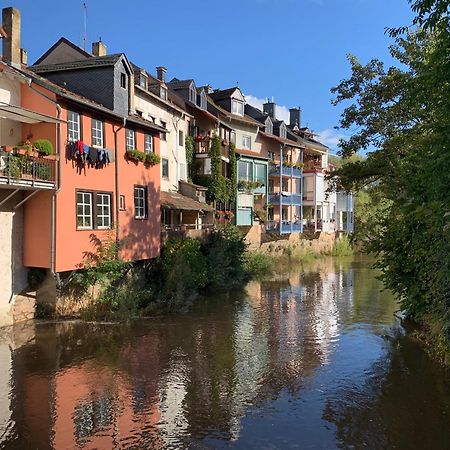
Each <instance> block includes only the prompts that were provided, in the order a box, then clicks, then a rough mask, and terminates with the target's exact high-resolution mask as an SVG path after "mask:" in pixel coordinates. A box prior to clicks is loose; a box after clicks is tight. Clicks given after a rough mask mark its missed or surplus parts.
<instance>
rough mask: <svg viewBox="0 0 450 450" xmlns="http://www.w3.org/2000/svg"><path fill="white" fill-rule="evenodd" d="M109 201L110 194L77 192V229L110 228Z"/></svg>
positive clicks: (110, 213) (110, 202)
mask: <svg viewBox="0 0 450 450" xmlns="http://www.w3.org/2000/svg"><path fill="white" fill-rule="evenodd" d="M111 199H112V194H110V193H103V192H102V193H100V192H99V193H96V192H81V191H79V192H77V229H78V230H92V229H94V228H96V229H99V230H105V229H109V228H111V224H112V210H111V204H112V201H111ZM94 211H95V216H94ZM94 219H95V221H94Z"/></svg>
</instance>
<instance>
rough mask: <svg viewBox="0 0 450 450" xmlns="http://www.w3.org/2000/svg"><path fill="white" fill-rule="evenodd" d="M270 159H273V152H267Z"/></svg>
mask: <svg viewBox="0 0 450 450" xmlns="http://www.w3.org/2000/svg"><path fill="white" fill-rule="evenodd" d="M267 156H268V157H269V159H270V161H275V152H267Z"/></svg>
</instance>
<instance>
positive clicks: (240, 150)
mask: <svg viewBox="0 0 450 450" xmlns="http://www.w3.org/2000/svg"><path fill="white" fill-rule="evenodd" d="M236 153H237V154H239V155H242V156H250V157H251V158H256V159H264V160H266V161H267V160H268V159H269V158H268V157H267V156H262V155H260V154H259V153H255V152H252V151H251V150H247V149H244V148H236Z"/></svg>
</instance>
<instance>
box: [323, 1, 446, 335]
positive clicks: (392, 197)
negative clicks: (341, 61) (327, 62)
mask: <svg viewBox="0 0 450 450" xmlns="http://www.w3.org/2000/svg"><path fill="white" fill-rule="evenodd" d="M411 3H412V8H413V10H414V11H415V12H416V13H417V16H416V18H415V20H414V25H417V26H418V27H415V28H414V29H411V28H410V27H404V28H400V29H395V30H390V34H391V35H392V36H393V37H394V38H395V42H394V45H393V46H391V49H390V50H391V54H392V56H393V57H394V58H396V59H397V60H398V62H399V65H398V67H390V68H387V69H386V68H385V67H384V65H383V63H382V62H381V61H378V60H376V59H374V60H371V61H370V62H369V63H368V64H366V65H362V64H361V63H360V62H359V61H357V59H356V58H355V57H353V56H349V61H350V64H351V69H352V75H351V77H350V78H349V79H348V80H344V81H341V82H340V83H339V85H338V86H337V87H335V88H333V89H332V92H333V93H334V94H336V97H335V99H334V101H333V103H334V104H339V103H342V102H347V101H350V102H352V103H351V104H350V105H348V106H347V107H346V108H345V110H344V112H343V114H342V116H341V121H340V125H341V127H342V128H345V129H351V130H353V129H356V131H355V132H354V134H353V135H352V136H351V137H350V138H348V139H346V140H342V141H341V143H340V148H341V151H340V153H341V155H342V156H343V157H349V156H350V155H353V154H354V153H355V152H357V151H359V150H361V149H363V150H374V151H371V152H370V153H369V154H368V156H367V158H366V159H364V160H361V161H354V162H349V163H347V164H344V165H342V166H341V167H339V168H338V169H337V170H336V171H335V172H334V174H333V175H334V178H330V182H331V183H333V184H334V187H335V188H344V189H347V190H353V191H355V190H360V189H371V190H373V189H376V192H377V195H379V196H380V197H381V198H383V199H386V202H387V203H386V204H385V205H384V206H383V208H384V212H385V216H384V217H382V218H381V221H380V223H379V226H378V227H375V229H374V230H372V232H373V233H374V236H373V239H372V240H371V241H370V244H369V246H368V250H370V251H375V252H376V253H377V254H378V256H379V262H378V267H379V268H381V270H382V274H383V275H382V278H383V280H384V282H385V284H386V286H387V287H388V288H390V289H391V290H393V291H394V292H395V293H396V294H397V295H398V296H399V298H400V299H401V302H402V306H403V308H404V310H405V311H406V312H407V313H408V314H409V315H410V316H411V317H412V318H414V319H416V320H423V319H424V318H425V317H426V316H428V315H430V314H434V315H435V316H436V317H439V319H440V321H441V323H442V332H443V334H444V335H445V336H446V338H447V340H448V342H449V343H450V257H449V255H450V189H449V187H450V132H449V130H450V29H449V15H448V10H449V0H417V1H414V2H411Z"/></svg>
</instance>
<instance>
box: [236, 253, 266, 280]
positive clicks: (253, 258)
mask: <svg viewBox="0 0 450 450" xmlns="http://www.w3.org/2000/svg"><path fill="white" fill-rule="evenodd" d="M243 268H244V270H245V273H246V274H247V276H249V277H250V278H260V277H264V276H266V275H270V274H271V273H272V271H273V269H274V261H273V258H271V257H270V256H268V255H265V254H264V253H249V252H247V253H245V255H244V261H243Z"/></svg>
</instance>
